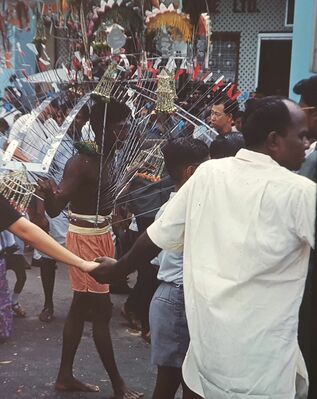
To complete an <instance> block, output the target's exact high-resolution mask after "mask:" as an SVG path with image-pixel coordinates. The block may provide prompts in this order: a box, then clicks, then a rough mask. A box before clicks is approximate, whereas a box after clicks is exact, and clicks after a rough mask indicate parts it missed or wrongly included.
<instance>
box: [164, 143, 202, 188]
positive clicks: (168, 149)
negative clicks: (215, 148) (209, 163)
mask: <svg viewBox="0 0 317 399" xmlns="http://www.w3.org/2000/svg"><path fill="white" fill-rule="evenodd" d="M162 151H163V155H164V161H165V167H166V170H167V172H168V174H169V175H170V176H171V178H172V179H173V180H174V181H175V182H179V181H180V179H181V175H182V170H183V169H184V168H185V167H187V166H190V165H199V164H200V163H202V162H204V161H206V159H208V156H209V152H208V146H207V145H206V144H205V143H204V142H203V141H201V140H198V139H194V138H192V137H182V138H177V139H174V140H170V141H168V143H167V144H166V145H165V146H164V147H163V149H162Z"/></svg>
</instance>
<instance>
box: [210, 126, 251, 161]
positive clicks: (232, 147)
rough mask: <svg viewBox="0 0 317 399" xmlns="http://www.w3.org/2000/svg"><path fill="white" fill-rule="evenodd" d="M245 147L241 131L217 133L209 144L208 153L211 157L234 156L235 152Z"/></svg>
mask: <svg viewBox="0 0 317 399" xmlns="http://www.w3.org/2000/svg"><path fill="white" fill-rule="evenodd" d="M244 147H245V143H244V138H243V135H242V134H241V133H238V132H234V133H230V134H225V135H223V134H219V135H218V136H217V137H216V138H215V140H214V141H212V143H211V144H210V147H209V154H210V158H211V159H219V158H226V157H234V156H235V155H236V153H237V152H238V151H239V150H240V149H241V148H244Z"/></svg>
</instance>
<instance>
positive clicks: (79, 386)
mask: <svg viewBox="0 0 317 399" xmlns="http://www.w3.org/2000/svg"><path fill="white" fill-rule="evenodd" d="M55 391H60V392H99V391H100V389H99V387H98V386H97V385H91V384H84V383H83V382H80V381H79V380H77V379H76V378H75V377H72V378H70V379H67V380H66V379H65V380H57V381H56V383H55Z"/></svg>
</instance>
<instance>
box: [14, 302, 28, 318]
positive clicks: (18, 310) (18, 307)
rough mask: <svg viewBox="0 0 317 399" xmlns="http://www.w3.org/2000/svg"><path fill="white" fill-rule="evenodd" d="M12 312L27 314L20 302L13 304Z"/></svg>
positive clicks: (21, 314) (22, 315)
mask: <svg viewBox="0 0 317 399" xmlns="http://www.w3.org/2000/svg"><path fill="white" fill-rule="evenodd" d="M12 312H13V313H14V314H15V315H16V316H18V317H25V316H26V311H25V310H24V309H23V308H22V306H21V305H20V304H19V302H17V303H15V304H13V305H12Z"/></svg>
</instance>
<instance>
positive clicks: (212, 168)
mask: <svg viewBox="0 0 317 399" xmlns="http://www.w3.org/2000/svg"><path fill="white" fill-rule="evenodd" d="M252 108H253V109H247V110H246V122H245V125H244V128H243V134H244V138H245V142H246V148H247V149H242V150H240V151H239V152H238V153H237V155H236V157H234V158H233V157H231V158H226V159H219V160H212V161H207V162H205V163H204V164H203V165H201V166H200V167H199V168H198V169H197V171H196V173H195V174H194V175H193V177H191V178H190V179H189V180H188V182H187V183H186V184H185V185H184V186H183V187H182V188H181V189H180V190H179V191H178V193H177V194H176V195H175V197H174V198H173V199H172V200H171V201H170V203H169V205H168V206H167V207H166V209H165V212H164V213H163V215H162V216H161V217H160V218H159V219H158V220H157V221H156V222H154V223H153V224H152V225H151V226H150V227H149V228H148V230H147V232H146V233H145V234H144V235H143V236H141V237H140V238H139V240H138V241H137V242H136V244H135V245H134V247H133V248H132V250H131V251H130V252H129V253H127V254H126V255H125V256H124V257H123V258H122V259H121V260H119V261H118V262H115V261H113V260H109V259H108V260H104V263H103V265H102V266H101V267H100V268H99V270H98V269H97V271H96V272H95V273H94V272H93V273H92V275H93V276H95V278H96V279H97V280H98V281H104V280H106V281H111V280H112V279H113V278H116V277H117V276H120V277H121V276H122V275H124V274H127V273H130V272H131V268H132V266H130V265H133V264H134V258H135V257H141V255H140V253H142V256H143V259H144V258H145V257H146V256H145V254H147V255H148V258H152V257H153V256H154V255H155V254H157V252H158V251H159V248H163V249H165V250H173V251H176V250H179V251H181V250H182V249H183V251H184V293H185V304H186V315H187V320H188V327H189V332H190V338H191V343H190V347H189V350H188V352H187V357H186V359H185V362H184V364H183V377H184V380H185V382H186V384H187V385H188V386H189V388H190V389H191V390H193V391H194V392H196V393H197V394H199V395H201V396H203V397H204V398H206V399H247V398H253V399H256V398H259V399H294V398H295V395H296V391H297V389H296V377H297V374H300V375H301V376H302V377H301V379H299V381H301V382H303V381H305V378H306V369H305V365H304V362H303V360H302V357H301V353H300V350H299V347H298V343H297V327H298V310H299V306H300V303H301V300H302V296H303V290H304V285H305V279H306V274H307V266H308V260H309V254H310V247H312V246H313V245H314V228H315V226H314V225H315V208H316V186H315V184H314V183H313V182H311V181H309V180H308V179H306V178H304V177H302V176H299V175H297V174H295V173H293V172H291V171H292V170H298V169H299V167H300V165H301V163H302V162H303V160H304V156H305V145H304V142H305V141H304V138H305V136H306V134H307V124H306V118H305V114H304V112H303V111H302V110H301V109H300V107H299V106H298V105H297V104H295V103H293V102H292V101H290V100H286V99H281V98H277V97H266V98H263V99H261V100H257V101H256V102H254V104H253V103H252ZM305 388H306V387H305ZM297 393H299V392H298V391H297ZM299 397H301V398H305V397H306V393H305V392H304V394H303V396H296V398H299Z"/></svg>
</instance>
